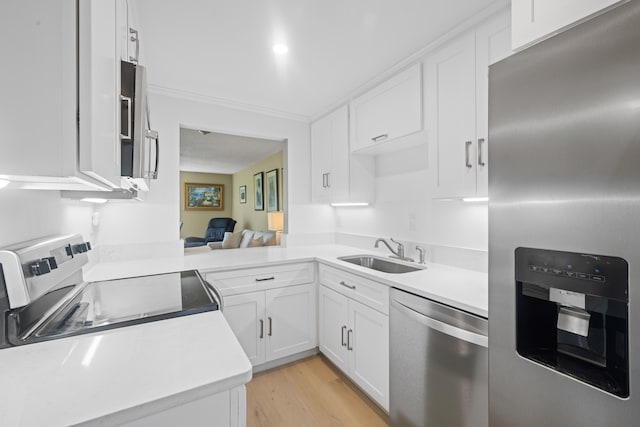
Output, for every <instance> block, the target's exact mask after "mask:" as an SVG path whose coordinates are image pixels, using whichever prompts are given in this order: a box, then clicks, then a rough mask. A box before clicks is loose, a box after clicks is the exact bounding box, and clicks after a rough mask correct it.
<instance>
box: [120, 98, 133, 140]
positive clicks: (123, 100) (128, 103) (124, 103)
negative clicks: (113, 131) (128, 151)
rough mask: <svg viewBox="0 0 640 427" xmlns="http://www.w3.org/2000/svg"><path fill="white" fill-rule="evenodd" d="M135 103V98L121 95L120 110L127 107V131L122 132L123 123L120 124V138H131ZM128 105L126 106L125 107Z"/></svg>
mask: <svg viewBox="0 0 640 427" xmlns="http://www.w3.org/2000/svg"><path fill="white" fill-rule="evenodd" d="M132 104H133V100H132V99H131V97H130V96H124V95H120V111H122V109H123V107H124V108H126V109H127V132H126V133H124V132H122V123H121V124H120V139H131V122H132V120H133V119H132V116H133V109H132V108H131V105H132ZM125 106H126V107H125Z"/></svg>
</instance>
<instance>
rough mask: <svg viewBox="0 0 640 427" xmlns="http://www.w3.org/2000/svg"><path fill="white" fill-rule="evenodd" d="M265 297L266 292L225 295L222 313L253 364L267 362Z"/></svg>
mask: <svg viewBox="0 0 640 427" xmlns="http://www.w3.org/2000/svg"><path fill="white" fill-rule="evenodd" d="M264 298H265V297H264V292H252V293H249V294H242V295H232V296H228V297H224V310H223V312H222V313H223V314H224V317H225V319H227V322H228V323H229V326H230V327H231V330H232V331H233V333H234V334H235V335H236V338H238V341H239V342H240V345H241V346H242V349H243V350H244V352H245V353H246V354H247V357H248V358H249V360H250V361H251V363H252V364H253V366H255V365H260V364H261V363H264V362H265V339H266V336H267V329H266V328H267V325H266V323H265V320H266V319H265V317H264V312H265V299H264Z"/></svg>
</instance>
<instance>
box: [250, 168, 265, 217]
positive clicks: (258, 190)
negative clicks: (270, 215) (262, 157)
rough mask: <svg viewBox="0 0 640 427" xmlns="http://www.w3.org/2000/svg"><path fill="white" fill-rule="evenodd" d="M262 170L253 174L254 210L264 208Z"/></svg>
mask: <svg viewBox="0 0 640 427" xmlns="http://www.w3.org/2000/svg"><path fill="white" fill-rule="evenodd" d="M263 177H264V172H258V173H257V174H255V175H253V191H254V193H255V196H256V197H255V199H254V200H255V208H254V210H256V211H263V210H264V183H263V182H262V180H263Z"/></svg>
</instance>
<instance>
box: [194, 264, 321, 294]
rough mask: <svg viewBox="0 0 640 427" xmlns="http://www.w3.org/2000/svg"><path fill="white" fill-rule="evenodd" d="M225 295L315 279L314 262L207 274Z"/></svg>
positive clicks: (309, 281)
mask: <svg viewBox="0 0 640 427" xmlns="http://www.w3.org/2000/svg"><path fill="white" fill-rule="evenodd" d="M205 279H206V280H207V281H208V282H210V283H212V284H213V285H214V286H215V287H216V288H217V289H218V290H219V291H220V293H221V294H222V295H223V296H228V295H236V294H242V293H246V292H254V291H260V290H265V289H272V288H279V287H283V286H292V285H301V284H304V283H311V282H313V281H314V267H313V263H311V262H306V263H300V264H284V265H275V266H271V267H260V268H245V269H242V270H233V271H223V272H212V273H207V274H205Z"/></svg>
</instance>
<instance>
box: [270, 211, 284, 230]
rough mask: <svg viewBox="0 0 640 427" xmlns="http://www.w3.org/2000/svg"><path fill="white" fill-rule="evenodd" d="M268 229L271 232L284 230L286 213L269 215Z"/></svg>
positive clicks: (278, 212) (279, 212)
mask: <svg viewBox="0 0 640 427" xmlns="http://www.w3.org/2000/svg"><path fill="white" fill-rule="evenodd" d="M267 227H268V228H269V230H273V231H282V230H284V212H282V211H276V212H269V213H268V214H267Z"/></svg>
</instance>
